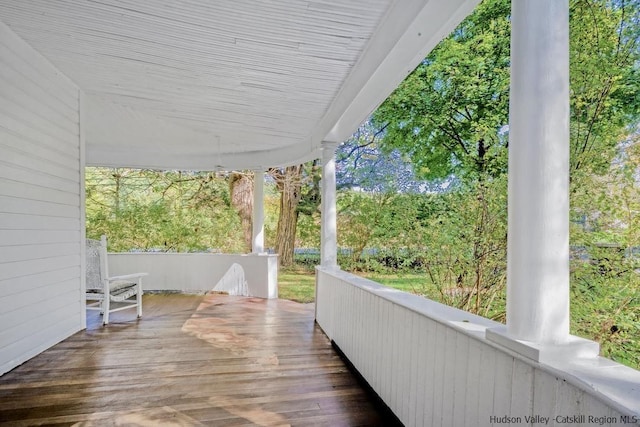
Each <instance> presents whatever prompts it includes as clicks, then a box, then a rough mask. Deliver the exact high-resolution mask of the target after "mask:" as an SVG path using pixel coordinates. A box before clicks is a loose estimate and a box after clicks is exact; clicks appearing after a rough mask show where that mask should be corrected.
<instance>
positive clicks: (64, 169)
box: [0, 129, 80, 189]
mask: <svg viewBox="0 0 640 427" xmlns="http://www.w3.org/2000/svg"><path fill="white" fill-rule="evenodd" d="M3 134H4V130H3V129H0V137H1V136H2V135H3ZM13 141H14V143H13V145H15V147H11V146H10V145H11V143H8V144H2V145H0V148H2V149H3V154H4V155H3V159H2V163H1V164H0V169H2V170H3V177H5V178H7V179H13V180H15V181H17V180H19V179H25V180H27V181H26V182H32V181H33V180H35V179H39V180H38V181H36V183H38V182H42V181H43V180H45V179H46V180H47V181H49V180H53V181H54V182H60V184H59V186H58V187H53V188H61V189H65V187H64V186H65V185H66V186H69V185H74V186H76V187H77V186H78V181H79V177H80V173H79V171H78V168H77V163H78V160H74V159H72V158H70V157H69V155H68V154H61V153H59V152H52V151H51V150H48V149H47V148H46V147H44V148H43V147H42V146H41V145H39V144H36V145H33V147H30V146H31V145H32V144H30V143H29V142H26V143H23V142H22V141H20V140H19V138H16V139H14V140H13ZM77 154H78V153H75V154H74V155H77ZM74 162H75V166H76V167H75V168H74V167H73V164H74ZM9 165H12V166H13V168H12V169H13V170H8V169H9Z"/></svg>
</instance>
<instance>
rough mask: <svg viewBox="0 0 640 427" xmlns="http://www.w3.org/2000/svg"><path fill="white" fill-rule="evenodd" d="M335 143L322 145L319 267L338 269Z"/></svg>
mask: <svg viewBox="0 0 640 427" xmlns="http://www.w3.org/2000/svg"><path fill="white" fill-rule="evenodd" d="M336 146H337V144H336V143H326V142H325V143H323V145H322V181H321V185H322V202H321V204H322V225H321V233H322V234H321V239H320V265H321V266H322V267H325V268H332V269H334V268H338V233H337V225H336V217H337V212H336V160H335V152H336Z"/></svg>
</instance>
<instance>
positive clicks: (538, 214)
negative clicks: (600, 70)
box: [487, 0, 598, 361]
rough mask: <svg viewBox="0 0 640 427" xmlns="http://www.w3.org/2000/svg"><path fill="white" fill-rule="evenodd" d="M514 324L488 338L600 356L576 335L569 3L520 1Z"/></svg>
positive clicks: (517, 346) (514, 40) (512, 214)
mask: <svg viewBox="0 0 640 427" xmlns="http://www.w3.org/2000/svg"><path fill="white" fill-rule="evenodd" d="M511 4H512V6H511V8H512V10H511V23H512V29H511V94H510V105H509V190H508V205H509V213H508V223H509V226H508V227H509V234H508V242H507V245H508V246H507V327H506V330H504V329H498V330H489V331H487V338H489V339H491V340H494V341H496V342H499V343H500V344H503V345H505V346H507V347H510V348H512V349H513V350H515V351H518V352H520V353H522V354H525V355H527V356H529V357H531V358H533V359H536V360H538V361H550V360H554V359H558V358H565V357H593V356H596V355H597V353H598V345H597V344H596V343H594V342H591V341H587V340H584V339H581V338H578V337H573V336H571V335H569V0H513V1H512V3H511Z"/></svg>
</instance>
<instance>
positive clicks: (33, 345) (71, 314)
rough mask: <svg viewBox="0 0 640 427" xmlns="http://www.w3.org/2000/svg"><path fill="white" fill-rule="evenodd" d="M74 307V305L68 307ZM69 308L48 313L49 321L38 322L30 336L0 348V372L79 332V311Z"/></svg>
mask: <svg viewBox="0 0 640 427" xmlns="http://www.w3.org/2000/svg"><path fill="white" fill-rule="evenodd" d="M69 307H75V305H69ZM69 307H61V308H59V309H58V310H56V311H54V312H50V313H48V315H49V316H50V317H49V321H46V322H45V321H42V320H41V321H40V325H39V327H38V328H36V329H35V330H34V331H33V332H32V333H31V334H30V335H28V336H25V337H24V338H23V339H22V340H20V341H17V342H15V343H13V344H12V345H9V346H6V347H4V348H0V361H2V362H5V361H6V363H4V364H3V365H0V372H4V370H9V369H11V367H12V366H16V365H19V364H20V363H23V362H25V361H26V360H28V359H29V358H31V357H33V356H35V355H37V354H38V353H40V352H41V351H44V350H46V349H47V348H49V347H51V346H53V345H54V344H57V343H58V342H60V341H62V340H63V339H65V338H67V337H68V336H69V335H71V334H73V333H74V332H77V331H79V330H80V326H79V323H78V318H79V316H80V313H79V310H77V311H71V310H70V309H69Z"/></svg>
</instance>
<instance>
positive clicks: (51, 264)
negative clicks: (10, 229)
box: [0, 232, 80, 280]
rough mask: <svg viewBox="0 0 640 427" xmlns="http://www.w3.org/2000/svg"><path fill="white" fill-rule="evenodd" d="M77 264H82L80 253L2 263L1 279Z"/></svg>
mask: <svg viewBox="0 0 640 427" xmlns="http://www.w3.org/2000/svg"><path fill="white" fill-rule="evenodd" d="M0 235H1V232H0ZM76 265H80V255H79V254H77V255H71V256H70V255H66V256H56V257H51V258H42V259H35V260H29V261H20V262H13V263H7V264H0V280H4V279H11V278H13V277H20V276H26V275H29V274H37V273H45V272H47V271H55V270H59V269H61V268H66V267H73V266H76Z"/></svg>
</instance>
